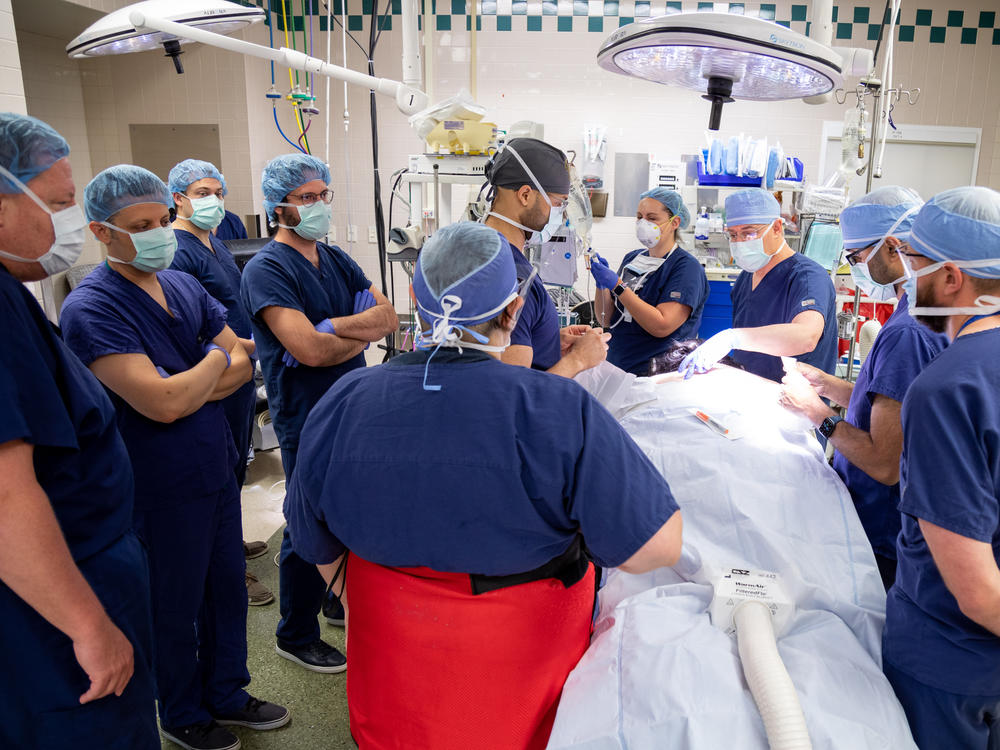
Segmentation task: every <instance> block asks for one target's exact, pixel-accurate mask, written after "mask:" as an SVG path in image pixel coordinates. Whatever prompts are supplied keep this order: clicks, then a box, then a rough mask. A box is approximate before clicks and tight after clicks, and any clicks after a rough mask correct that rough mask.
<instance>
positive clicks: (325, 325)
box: [281, 318, 336, 368]
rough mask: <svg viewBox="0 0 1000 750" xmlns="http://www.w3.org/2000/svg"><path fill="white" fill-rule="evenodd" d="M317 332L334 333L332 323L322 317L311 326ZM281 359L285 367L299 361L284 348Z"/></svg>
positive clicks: (297, 364)
mask: <svg viewBox="0 0 1000 750" xmlns="http://www.w3.org/2000/svg"><path fill="white" fill-rule="evenodd" d="M313 328H315V329H316V330H317V331H318V332H319V333H330V334H336V331H335V330H334V329H333V323H331V322H330V319H329V318H323V320H321V321H320V322H319V323H317V324H316V325H314V326H313ZM281 361H282V362H284V363H285V367H293V368H294V367H298V366H299V361H298V360H297V359H295V357H293V356H292V353H291V352H290V351H288V350H287V349H286V350H285V353H284V354H282V355H281Z"/></svg>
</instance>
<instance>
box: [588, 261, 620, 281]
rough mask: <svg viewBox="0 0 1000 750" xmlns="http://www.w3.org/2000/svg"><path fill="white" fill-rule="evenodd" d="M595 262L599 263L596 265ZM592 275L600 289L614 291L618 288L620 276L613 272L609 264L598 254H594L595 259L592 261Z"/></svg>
mask: <svg viewBox="0 0 1000 750" xmlns="http://www.w3.org/2000/svg"><path fill="white" fill-rule="evenodd" d="M594 260H596V261H597V263H594ZM590 273H591V275H592V276H593V277H594V281H595V282H596V283H597V288H598V289H614V288H615V287H616V286H618V274H617V273H615V272H614V271H612V270H611V268H610V267H609V266H608V262H607V261H606V260H604V258H602V257H601V256H600V255H598V254H597V253H594V257H593V258H592V259H591V261H590Z"/></svg>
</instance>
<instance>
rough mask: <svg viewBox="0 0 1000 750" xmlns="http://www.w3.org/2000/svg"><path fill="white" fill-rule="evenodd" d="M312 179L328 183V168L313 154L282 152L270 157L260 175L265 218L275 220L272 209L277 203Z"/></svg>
mask: <svg viewBox="0 0 1000 750" xmlns="http://www.w3.org/2000/svg"><path fill="white" fill-rule="evenodd" d="M313 180H320V181H322V182H323V183H324V184H327V185H328V184H330V170H329V169H328V168H327V166H326V164H324V163H323V162H321V161H320V160H319V159H317V158H316V157H315V156H309V155H308V154H283V155H282V156H278V157H275V158H274V159H271V161H269V162H268V163H267V166H266V167H264V171H263V173H261V176H260V186H261V190H262V191H263V192H264V209H265V210H266V211H267V218H268V219H269V220H271V221H272V222H273V221H275V215H274V209H275V208H276V207H277V205H278V204H279V203H283V202H284V200H285V198H286V197H287V196H288V194H289V193H291V192H292V191H293V190H295V188H297V187H299V186H300V185H305V184H306V183H307V182H312V181H313Z"/></svg>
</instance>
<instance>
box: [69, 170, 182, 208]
mask: <svg viewBox="0 0 1000 750" xmlns="http://www.w3.org/2000/svg"><path fill="white" fill-rule="evenodd" d="M138 203H162V204H163V205H164V206H167V207H168V208H172V207H173V205H174V201H173V199H172V198H171V197H170V191H169V190H167V186H166V185H164V184H163V180H161V179H160V178H159V177H157V176H156V175H155V174H153V173H152V172H150V171H149V170H148V169H143V168H142V167H137V166H136V165H135V164H118V165H117V166H114V167H108V168H107V169H105V170H104V171H103V172H101V173H99V174H98V175H97V176H96V177H95V178H94V179H92V180H91V181H90V182H88V183H87V187H85V188H84V189H83V210H84V212H85V213H86V214H87V218H88V219H90V221H107V220H108V219H109V218H110V217H112V216H114V215H115V214H116V213H118V212H119V211H121V210H122V209H123V208H128V207H129V206H134V205H136V204H138Z"/></svg>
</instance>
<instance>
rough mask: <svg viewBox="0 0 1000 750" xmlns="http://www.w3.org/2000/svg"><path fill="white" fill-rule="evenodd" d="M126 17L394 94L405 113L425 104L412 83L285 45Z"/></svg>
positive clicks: (141, 27)
mask: <svg viewBox="0 0 1000 750" xmlns="http://www.w3.org/2000/svg"><path fill="white" fill-rule="evenodd" d="M129 21H130V23H131V24H132V25H133V26H134V27H135V28H136V30H137V31H140V32H142V31H147V30H149V31H159V32H162V33H164V34H171V35H173V36H175V37H177V38H178V39H184V40H189V41H192V42H201V43H202V44H207V45H208V46H210V47H218V48H219V49H224V50H228V51H229V52H236V53H238V54H242V55H248V56H250V57H259V58H262V59H264V60H273V61H274V62H276V63H278V64H279V65H283V66H285V67H286V68H291V69H293V70H301V71H305V72H307V73H318V74H320V75H324V76H329V77H330V78H334V79H336V80H338V81H346V82H347V83H350V84H353V85H355V86H363V87H364V88H367V89H372V90H373V91H375V92H377V93H379V94H382V95H384V96H391V97H393V99H395V101H396V106H397V107H399V109H400V110H401V111H402V112H403V113H404V114H407V115H412V114H414V113H416V112H419V111H420V110H421V109H423V108H424V107H426V106H427V96H426V94H424V93H423V92H422V91H420V90H419V89H416V88H413V87H412V86H407V85H406V84H403V83H400V82H399V81H393V80H390V79H388V78H376V77H375V76H370V75H366V74H364V73H358V72H357V71H354V70H351V69H349V68H344V67H341V66H339V65H332V64H330V63H327V62H324V61H323V60H321V59H319V58H318V57H310V56H309V55H306V54H304V53H302V52H298V51H296V50H291V49H288V48H287V47H282V48H280V49H272V48H271V47H265V46H264V45H262V44H254V43H253V42H244V41H242V40H241V39H235V38H233V37H229V36H223V35H222V34H216V33H214V32H212V31H206V30H204V29H199V28H198V27H197V26H186V25H184V24H181V23H176V22H175V21H168V20H167V19H165V18H160V17H158V16H155V15H152V14H149V13H145V12H143V11H141V10H133V11H132V12H131V13H129Z"/></svg>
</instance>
